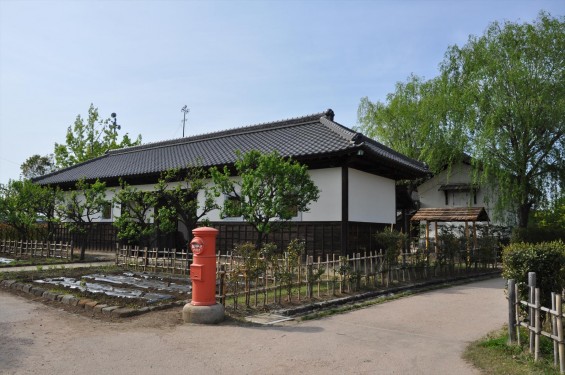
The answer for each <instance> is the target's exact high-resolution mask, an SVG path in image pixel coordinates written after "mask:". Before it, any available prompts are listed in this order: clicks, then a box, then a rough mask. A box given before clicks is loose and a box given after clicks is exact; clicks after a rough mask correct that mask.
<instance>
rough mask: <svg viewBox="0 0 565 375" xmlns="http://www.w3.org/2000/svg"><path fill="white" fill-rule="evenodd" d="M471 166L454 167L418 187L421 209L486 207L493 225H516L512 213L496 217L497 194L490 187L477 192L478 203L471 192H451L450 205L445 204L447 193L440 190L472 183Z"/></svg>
mask: <svg viewBox="0 0 565 375" xmlns="http://www.w3.org/2000/svg"><path fill="white" fill-rule="evenodd" d="M472 173H473V172H472V170H471V166H470V165H468V164H465V163H460V164H458V165H456V166H453V168H452V169H451V171H447V170H444V171H442V172H440V173H438V174H437V175H435V176H434V177H432V178H431V179H429V180H428V181H426V182H424V183H423V184H421V185H420V186H418V195H419V199H420V207H421V208H454V207H484V208H485V210H486V212H487V214H488V216H489V218H490V219H491V224H494V225H514V224H515V218H514V215H513V214H512V213H511V212H506V213H503V214H502V217H499V216H500V215H496V213H495V212H494V203H495V202H496V199H497V198H496V193H495V192H492V191H489V189H488V187H485V186H481V187H480V188H479V190H478V191H477V203H474V200H473V194H472V192H470V191H450V192H449V196H448V204H447V205H446V204H445V193H444V192H443V191H440V190H439V188H440V186H441V185H444V184H456V183H471V182H472V180H473V176H472Z"/></svg>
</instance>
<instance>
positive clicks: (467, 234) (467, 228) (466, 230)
mask: <svg viewBox="0 0 565 375" xmlns="http://www.w3.org/2000/svg"><path fill="white" fill-rule="evenodd" d="M465 238H466V239H467V251H469V223H468V222H467V221H465Z"/></svg>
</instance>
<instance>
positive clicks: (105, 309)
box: [102, 306, 120, 315]
mask: <svg viewBox="0 0 565 375" xmlns="http://www.w3.org/2000/svg"><path fill="white" fill-rule="evenodd" d="M119 308H120V306H108V307H103V308H102V314H105V315H111V314H112V311H114V310H117V309H119Z"/></svg>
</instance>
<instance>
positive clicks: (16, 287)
mask: <svg viewBox="0 0 565 375" xmlns="http://www.w3.org/2000/svg"><path fill="white" fill-rule="evenodd" d="M23 287H24V284H23V283H19V282H15V283H13V284H12V285H10V288H12V289H15V290H22V288H23Z"/></svg>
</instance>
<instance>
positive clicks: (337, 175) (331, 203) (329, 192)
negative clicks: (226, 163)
mask: <svg viewBox="0 0 565 375" xmlns="http://www.w3.org/2000/svg"><path fill="white" fill-rule="evenodd" d="M308 173H309V174H310V178H312V181H313V182H314V184H316V186H317V187H318V189H320V197H319V198H318V201H317V202H312V203H310V206H309V207H310V211H307V212H300V213H299V214H298V216H297V217H296V218H295V219H293V220H294V221H339V220H341V168H325V169H313V170H309V171H308ZM233 179H234V180H236V181H237V180H238V179H239V177H234V178H233ZM208 186H212V183H209V184H208ZM224 199H225V197H224V196H223V195H221V196H220V197H218V198H216V202H217V203H218V204H219V205H220V206H222V205H223V204H224ZM198 201H199V206H200V207H202V205H203V203H204V194H203V193H202V192H200V193H199V194H198ZM206 218H207V219H208V220H210V221H241V220H242V219H241V218H224V219H222V218H221V217H220V210H214V211H212V212H210V213H208V214H207V215H206Z"/></svg>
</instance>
